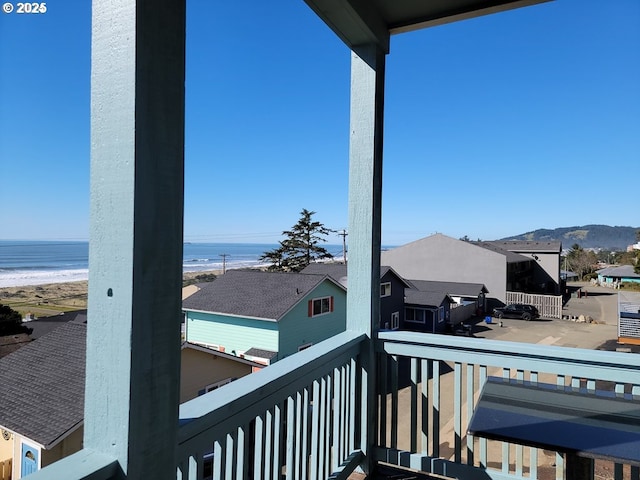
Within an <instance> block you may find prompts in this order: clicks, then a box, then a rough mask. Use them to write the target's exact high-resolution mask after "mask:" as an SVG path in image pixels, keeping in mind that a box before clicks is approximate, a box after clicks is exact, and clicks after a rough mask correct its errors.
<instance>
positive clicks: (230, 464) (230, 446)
mask: <svg viewBox="0 0 640 480" xmlns="http://www.w3.org/2000/svg"><path fill="white" fill-rule="evenodd" d="M235 436H236V435H235V434H228V435H227V444H226V446H225V461H224V464H225V469H224V478H226V479H229V480H230V479H232V478H233V477H234V473H235V470H236V468H235V462H234V461H233V460H234V459H233V457H234V453H235V445H236V440H235Z"/></svg>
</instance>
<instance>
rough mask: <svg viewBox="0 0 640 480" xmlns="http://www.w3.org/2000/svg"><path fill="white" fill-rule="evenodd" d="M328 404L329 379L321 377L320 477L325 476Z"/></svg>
mask: <svg viewBox="0 0 640 480" xmlns="http://www.w3.org/2000/svg"><path fill="white" fill-rule="evenodd" d="M326 405H327V380H326V378H324V377H322V378H321V379H320V430H319V434H320V435H319V437H318V477H319V478H325V474H324V457H325V455H324V453H323V449H324V436H325V431H326V428H325V426H326V413H327V409H326Z"/></svg>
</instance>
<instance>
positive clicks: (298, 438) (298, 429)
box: [287, 391, 306, 480]
mask: <svg viewBox="0 0 640 480" xmlns="http://www.w3.org/2000/svg"><path fill="white" fill-rule="evenodd" d="M295 406H296V420H295V422H296V423H295V455H294V464H293V465H291V466H290V465H287V472H288V471H289V469H291V470H292V476H291V477H288V478H293V480H300V468H301V465H302V461H301V460H302V442H303V438H304V439H305V440H306V437H305V436H304V434H303V430H304V427H303V426H302V394H301V393H300V391H298V392H296V399H295Z"/></svg>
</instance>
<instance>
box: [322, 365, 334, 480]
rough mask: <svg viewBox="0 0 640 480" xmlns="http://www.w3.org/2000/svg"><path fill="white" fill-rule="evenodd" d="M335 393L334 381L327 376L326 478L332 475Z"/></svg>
mask: <svg viewBox="0 0 640 480" xmlns="http://www.w3.org/2000/svg"><path fill="white" fill-rule="evenodd" d="M332 392H333V379H332V378H331V375H327V401H326V409H327V412H326V422H325V428H324V430H325V440H324V442H325V445H324V455H323V456H324V471H325V477H328V476H329V475H330V474H331V424H332V423H333V418H332V415H331V412H333V409H332V408H331V405H332V404H333V402H332V401H331V395H332Z"/></svg>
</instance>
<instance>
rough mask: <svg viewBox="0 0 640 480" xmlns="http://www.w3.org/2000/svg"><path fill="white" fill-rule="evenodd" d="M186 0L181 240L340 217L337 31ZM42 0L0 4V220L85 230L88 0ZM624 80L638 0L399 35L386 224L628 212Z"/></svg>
mask: <svg viewBox="0 0 640 480" xmlns="http://www.w3.org/2000/svg"><path fill="white" fill-rule="evenodd" d="M14 3H15V2H14ZM187 5H188V20H187V74H186V75H187V79H186V135H185V136H186V140H185V142H186V145H185V162H186V177H185V188H186V197H185V240H187V241H192V242H197V241H209V242H223V241H231V242H261V243H264V242H276V241H277V240H279V239H281V236H280V233H281V231H282V230H285V229H288V228H289V227H291V225H293V224H294V223H295V222H296V221H297V219H298V216H299V215H298V214H299V212H300V210H302V209H303V208H306V209H309V210H314V211H316V212H317V214H316V219H317V220H319V221H321V222H323V223H324V224H325V225H326V226H328V227H330V228H334V229H343V228H346V227H347V226H348V225H347V183H348V179H347V173H348V122H349V119H348V113H349V75H350V71H349V69H350V52H349V50H348V49H347V48H346V47H345V46H344V45H343V44H342V43H341V42H340V41H339V40H338V39H337V37H335V35H334V34H333V33H332V32H331V31H330V30H329V29H328V28H327V27H326V26H325V25H324V24H323V23H322V22H321V21H320V20H318V19H317V18H316V17H315V16H314V14H313V13H312V12H311V10H310V9H309V8H308V7H307V6H306V4H305V3H304V2H303V1H302V0H294V1H287V2H282V1H276V2H264V1H247V2H240V1H237V2H217V1H205V0H189V1H188V3H187ZM47 8H48V9H47V12H46V13H45V14H40V15H33V14H32V15H18V14H16V13H12V14H4V13H0V181H1V182H2V183H1V185H2V186H1V188H0V205H2V208H0V238H3V239H65V240H67V239H86V238H87V236H88V222H89V218H88V210H89V91H90V83H89V74H90V34H91V27H90V23H91V11H90V5H89V2H87V1H84V0H82V1H81V0H65V1H62V0H53V1H50V2H47ZM638 85H640V2H638V1H637V0H612V1H596V0H557V1H555V2H550V3H545V4H541V5H537V6H533V7H528V8H523V9H519V10H514V11H510V12H505V13H501V14H497V15H489V16H485V17H481V18H477V19H472V20H468V21H464V22H458V23H455V24H449V25H444V26H440V27H436V28H431V29H425V30H420V31H417V32H412V33H407V34H402V35H398V36H394V37H393V38H392V43H391V54H390V55H389V56H388V58H387V77H386V99H385V106H386V115H385V144H384V193H383V226H382V228H383V243H384V244H385V245H399V244H402V243H406V242H409V241H412V240H416V239H418V238H421V237H424V236H427V235H430V234H433V233H435V232H440V233H444V234H446V235H449V236H452V237H456V238H457V237H461V236H464V235H468V236H469V237H470V238H472V239H476V238H481V239H483V240H492V239H499V238H503V237H507V236H510V235H516V234H520V233H524V232H527V231H530V230H534V229H537V228H556V227H564V226H572V225H584V224H591V223H602V224H608V225H628V226H640V207H639V205H640V201H639V199H638V191H639V188H640V187H638V180H639V179H640V134H639V133H638V132H640V88H639V87H638ZM339 241H340V239H339V237H337V236H336V237H335V238H331V239H330V242H331V243H338V242H339Z"/></svg>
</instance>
